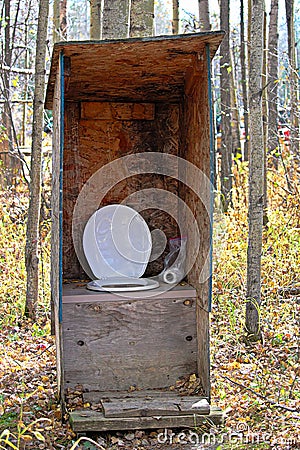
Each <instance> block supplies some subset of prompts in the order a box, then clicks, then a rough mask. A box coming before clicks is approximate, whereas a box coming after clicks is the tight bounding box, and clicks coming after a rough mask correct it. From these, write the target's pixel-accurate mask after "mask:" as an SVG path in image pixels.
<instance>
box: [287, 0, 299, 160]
mask: <svg viewBox="0 0 300 450" xmlns="http://www.w3.org/2000/svg"><path fill="white" fill-rule="evenodd" d="M285 9H286V21H287V31H288V53H289V63H290V76H289V81H290V97H291V116H290V125H291V136H290V148H291V154H292V155H293V157H294V159H295V160H296V167H299V164H300V152H299V146H300V139H299V80H298V79H297V78H298V76H297V68H296V43H295V27H294V23H295V20H294V15H295V13H294V0H285ZM298 45H299V44H298ZM292 164H293V166H294V165H295V164H294V162H292Z"/></svg>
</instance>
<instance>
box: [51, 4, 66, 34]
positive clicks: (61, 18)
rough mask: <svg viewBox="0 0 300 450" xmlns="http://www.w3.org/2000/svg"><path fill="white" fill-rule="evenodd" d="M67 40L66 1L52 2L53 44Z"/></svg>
mask: <svg viewBox="0 0 300 450" xmlns="http://www.w3.org/2000/svg"><path fill="white" fill-rule="evenodd" d="M66 39H67V0H54V2H53V42H54V43H55V42H59V41H61V40H66Z"/></svg>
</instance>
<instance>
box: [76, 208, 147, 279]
mask: <svg viewBox="0 0 300 450" xmlns="http://www.w3.org/2000/svg"><path fill="white" fill-rule="evenodd" d="M83 249H84V253H85V257H86V259H87V261H88V263H89V266H90V268H91V270H92V272H93V274H94V276H95V278H98V279H103V278H111V277H133V278H139V277H141V276H142V275H143V273H144V272H145V270H146V267H147V264H148V261H149V258H150V254H151V249H152V241H151V234H150V230H149V228H148V226H147V223H146V222H145V220H144V219H143V218H142V216H141V215H140V214H139V213H138V212H137V211H135V210H134V209H132V208H130V207H128V206H125V205H108V206H104V207H102V208H100V209H98V210H97V211H96V212H95V213H94V214H92V216H91V217H90V218H89V220H88V222H87V224H86V226H85V229H84V233H83Z"/></svg>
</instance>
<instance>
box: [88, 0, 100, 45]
mask: <svg viewBox="0 0 300 450" xmlns="http://www.w3.org/2000/svg"><path fill="white" fill-rule="evenodd" d="M90 39H91V40H97V39H101V0H90Z"/></svg>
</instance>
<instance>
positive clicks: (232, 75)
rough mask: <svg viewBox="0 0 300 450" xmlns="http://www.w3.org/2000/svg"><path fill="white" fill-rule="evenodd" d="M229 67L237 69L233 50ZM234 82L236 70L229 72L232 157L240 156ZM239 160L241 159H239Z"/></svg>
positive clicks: (239, 119) (238, 123)
mask: <svg viewBox="0 0 300 450" xmlns="http://www.w3.org/2000/svg"><path fill="white" fill-rule="evenodd" d="M230 65H231V67H233V68H236V67H238V61H237V58H236V52H235V48H233V51H230ZM236 80H238V73H236V70H231V71H230V102H231V114H232V126H231V129H232V149H233V153H234V156H235V157H237V155H238V154H239V155H241V133H240V122H241V118H240V109H239V106H238V99H237V95H236V93H237V88H236ZM239 159H241V157H239Z"/></svg>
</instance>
